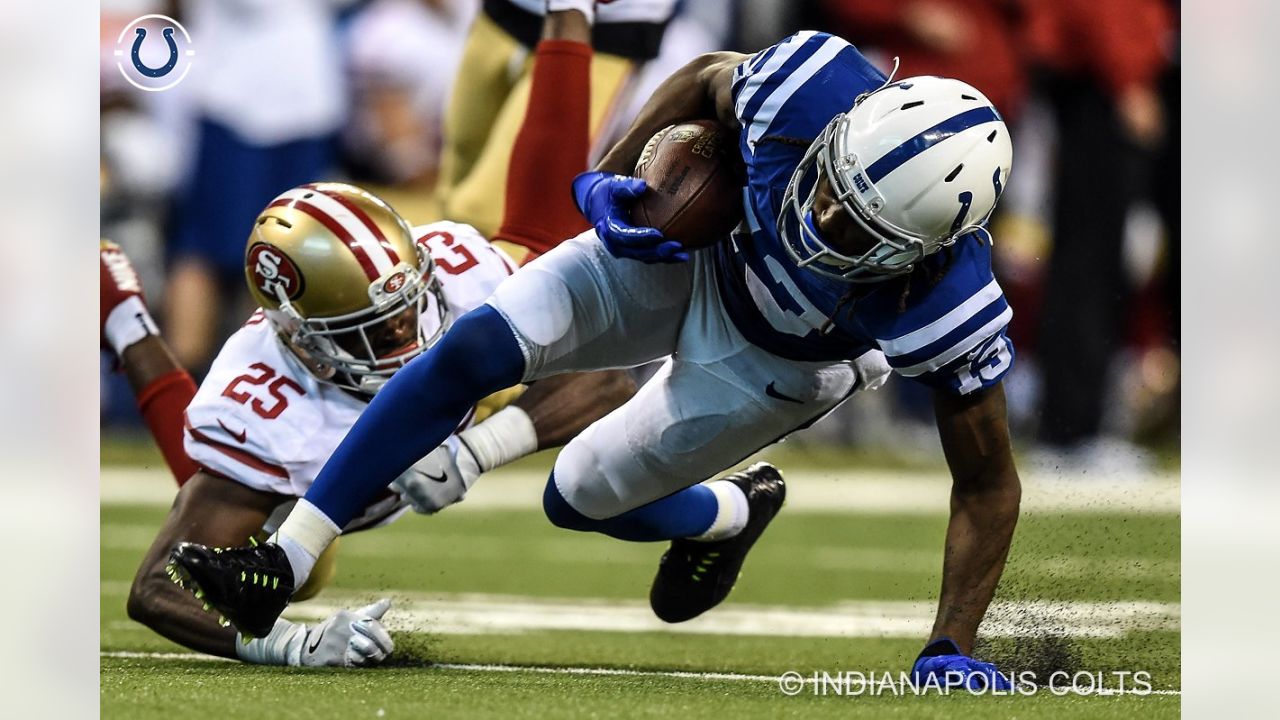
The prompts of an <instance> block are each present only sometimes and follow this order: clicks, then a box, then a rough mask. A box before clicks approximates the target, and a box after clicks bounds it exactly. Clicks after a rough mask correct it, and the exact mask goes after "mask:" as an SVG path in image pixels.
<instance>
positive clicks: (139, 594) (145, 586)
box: [125, 573, 172, 627]
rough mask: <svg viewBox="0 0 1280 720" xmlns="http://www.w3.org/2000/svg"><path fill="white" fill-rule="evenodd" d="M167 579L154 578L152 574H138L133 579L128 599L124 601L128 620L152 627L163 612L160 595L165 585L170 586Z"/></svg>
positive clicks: (161, 577)
mask: <svg viewBox="0 0 1280 720" xmlns="http://www.w3.org/2000/svg"><path fill="white" fill-rule="evenodd" d="M171 584H172V583H171V582H169V580H168V579H167V578H164V577H163V576H159V577H158V576H156V575H155V574H154V573H139V574H138V576H137V577H136V578H134V579H133V585H132V586H131V587H130V588H129V599H128V600H127V601H125V612H127V613H128V614H129V619H130V620H133V621H134V622H140V623H142V624H143V625H146V626H147V627H150V626H151V625H153V624H154V623H155V622H156V620H157V619H158V618H160V616H161V615H163V613H164V611H163V609H162V604H161V602H160V593H162V592H164V591H165V590H166V589H167V588H166V586H167V585H171Z"/></svg>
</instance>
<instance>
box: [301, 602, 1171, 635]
mask: <svg viewBox="0 0 1280 720" xmlns="http://www.w3.org/2000/svg"><path fill="white" fill-rule="evenodd" d="M388 595H389V596H390V597H392V598H393V602H394V604H393V606H392V610H391V612H390V613H389V614H388V616H387V618H388V620H387V621H388V624H389V625H390V627H392V628H393V629H404V630H412V629H429V630H430V631H431V632H433V633H439V634H446V635H478V634H491V633H497V634H510V633H524V632H539V631H566V630H567V631H582V632H622V633H677V634H689V635H737V636H744V635H745V636H759V637H831V638H865V637H875V638H918V637H925V636H927V635H928V634H929V629H930V627H932V624H933V618H934V613H935V611H936V607H935V606H934V605H933V604H932V603H929V602H897V601H870V602H868V601H856V602H843V603H839V604H836V605H831V606H826V607H808V608H798V607H791V606H768V605H755V606H753V605H739V604H732V605H728V606H725V607H721V608H718V609H717V610H716V611H715V612H713V613H707V614H706V615H703V616H702V617H699V618H696V619H694V620H690V621H688V622H684V623H680V624H678V625H670V624H667V623H664V622H662V621H661V620H658V619H657V618H656V617H654V615H653V611H652V610H650V608H649V605H648V603H640V602H630V601H591V600H588V601H583V600H577V599H551V598H531V597H504V596H493V595H461V596H438V595H437V596H431V595H423V594H402V593H397V592H393V593H388ZM365 602H368V600H367V595H363V594H362V595H359V596H355V595H348V596H341V595H338V594H336V593H334V594H330V593H326V594H325V595H322V596H321V597H320V598H317V599H316V600H313V601H310V602H307V603H303V604H299V605H297V606H294V607H292V608H290V615H291V616H293V617H297V618H299V619H303V620H322V619H324V618H326V617H328V616H329V615H331V614H332V613H334V612H337V611H338V610H341V609H343V608H345V607H355V606H358V605H360V604H364V603H365ZM1180 625H1181V606H1180V605H1178V604H1177V603H1157V602H1136V601H1127V602H1109V603H1108V602H996V603H994V604H993V605H992V607H991V610H990V612H989V613H988V619H987V621H986V622H985V623H984V625H983V628H982V632H983V634H984V635H986V636H989V637H1025V636H1028V635H1048V634H1052V635H1063V636H1067V637H1090V638H1119V637H1124V636H1125V635H1126V634H1127V633H1129V632H1133V631H1147V630H1170V631H1176V630H1178V629H1179V627H1180Z"/></svg>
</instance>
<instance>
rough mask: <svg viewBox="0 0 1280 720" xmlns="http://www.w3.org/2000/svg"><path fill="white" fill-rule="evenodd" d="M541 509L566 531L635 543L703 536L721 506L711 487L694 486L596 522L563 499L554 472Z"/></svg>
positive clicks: (543, 496)
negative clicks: (605, 536)
mask: <svg viewBox="0 0 1280 720" xmlns="http://www.w3.org/2000/svg"><path fill="white" fill-rule="evenodd" d="M542 509H543V511H544V512H546V514H547V518H548V519H549V520H551V522H552V524H554V525H556V526H558V527H562V528H565V529H567V530H583V531H587V532H598V533H604V534H605V535H608V536H609V537H615V538H618V539H619V540H630V541H632V542H653V541H656V540H674V539H676V538H684V537H693V536H695V535H701V534H702V533H704V532H706V531H707V530H709V529H710V528H711V523H713V522H715V520H716V512H717V511H718V509H719V504H718V503H717V501H716V494H715V493H714V492H712V491H711V489H710V488H708V487H707V486H705V485H694V486H692V487H687V488H685V489H683V490H680V491H678V492H674V493H672V494H670V495H668V496H666V497H664V498H662V499H660V500H654V501H653V502H651V503H649V504H648V505H641V506H640V507H638V508H636V509H634V510H628V511H627V512H624V513H622V514H621V515H615V516H613V517H611V518H605V519H603V520H593V519H591V518H589V517H587V516H586V515H583V514H582V513H580V512H578V511H577V510H574V509H573V506H571V505H570V504H569V503H568V501H566V500H565V499H564V496H563V495H561V494H560V489H559V488H557V487H556V476H555V474H554V473H553V474H552V475H551V478H550V479H549V480H547V488H546V490H545V491H543V493H542Z"/></svg>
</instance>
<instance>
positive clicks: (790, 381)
mask: <svg viewBox="0 0 1280 720" xmlns="http://www.w3.org/2000/svg"><path fill="white" fill-rule="evenodd" d="M691 118H715V119H718V120H719V121H720V122H722V123H723V124H725V125H728V126H730V127H733V128H735V129H737V130H739V132H740V149H741V152H742V157H743V160H744V161H745V164H746V168H747V182H746V187H745V188H744V191H743V205H744V210H745V218H746V219H745V221H744V222H743V223H742V225H741V226H740V227H739V228H738V229H737V230H736V231H735V232H734V233H733V234H732V236H731V237H729V238H725V239H724V240H723V241H721V242H719V243H718V244H717V245H716V246H715V247H714V248H710V249H706V250H700V251H696V252H689V251H686V250H685V248H683V247H681V246H680V244H679V243H678V242H676V241H674V240H668V239H665V238H663V237H662V235H661V233H660V232H658V231H657V230H655V229H653V228H644V227H633V226H631V225H630V224H629V223H628V222H627V216H628V215H627V205H628V203H629V202H630V201H631V200H632V199H633V198H635V197H636V196H638V195H639V194H641V193H642V192H644V189H645V186H644V183H643V182H642V181H641V180H638V179H635V178H632V177H629V174H630V173H631V172H632V168H634V166H635V162H636V160H637V158H638V157H639V155H640V153H641V150H642V148H643V146H644V144H645V142H646V141H647V140H648V138H649V137H650V136H652V135H653V134H654V133H655V132H656V131H658V130H659V129H661V128H663V127H665V126H667V125H670V124H672V123H675V122H679V121H682V120H688V119H691ZM1011 162H1012V150H1011V144H1010V140H1009V133H1008V129H1007V128H1006V127H1005V124H1004V122H1003V121H1002V120H1001V118H1000V115H999V113H998V112H997V111H996V109H995V108H994V107H992V105H991V103H990V102H989V101H988V100H987V99H986V98H985V97H984V96H983V95H982V94H981V93H980V92H978V91H977V90H975V89H974V88H972V87H970V86H969V85H967V84H965V83H963V82H959V81H956V80H949V79H944V78H936V77H914V78H907V79H905V80H901V81H898V82H890V81H889V78H886V77H885V75H884V74H883V73H881V72H880V71H879V70H877V69H876V68H875V67H874V66H872V65H871V64H870V63H869V62H868V61H867V60H866V59H865V58H864V57H863V56H862V55H861V54H860V53H859V52H858V51H857V49H855V48H854V47H853V46H852V45H850V44H849V43H847V42H845V41H844V40H842V39H840V38H837V37H833V36H830V35H827V34H823V33H814V32H803V33H799V34H797V35H794V36H792V37H790V38H788V39H786V40H784V41H783V42H781V43H779V44H777V45H775V46H773V47H770V48H768V49H766V50H764V51H761V52H759V53H756V54H755V55H750V56H747V55H739V54H736V53H715V54H710V55H706V56H702V57H700V58H698V59H695V60H694V61H693V62H691V63H690V64H689V65H687V66H686V67H685V68H683V69H681V70H680V71H678V72H677V73H676V74H674V75H673V76H672V77H671V78H669V79H668V80H667V81H666V82H665V84H664V85H663V86H662V87H661V88H660V89H659V90H658V92H657V93H656V94H655V95H654V96H653V97H652V98H651V100H650V101H649V103H648V104H647V106H646V107H645V109H644V110H643V111H642V112H641V114H640V116H639V117H638V118H637V120H636V122H635V123H634V125H633V126H632V127H631V128H630V130H629V131H628V132H627V134H626V135H625V136H624V137H623V139H622V140H621V141H620V142H619V143H618V144H617V145H616V146H615V147H614V148H613V149H612V151H611V152H610V153H608V155H606V156H605V157H604V158H603V160H602V161H601V162H600V164H599V166H598V167H597V169H596V170H595V171H592V172H587V173H584V174H582V175H580V176H579V177H578V178H577V179H576V180H575V181H574V185H573V191H574V195H575V198H576V199H577V202H578V207H579V208H580V209H581V210H582V212H583V214H584V215H585V216H586V217H587V218H588V219H589V220H590V221H591V222H592V224H593V225H594V230H592V231H588V232H586V233H583V234H582V235H580V236H578V237H576V238H573V239H570V240H567V241H566V242H564V243H563V244H561V245H560V246H559V247H557V248H556V249H555V250H552V251H551V252H549V253H547V254H546V255H544V256H542V257H541V258H539V259H538V260H536V261H535V262H533V263H531V264H529V265H526V266H525V267H524V268H523V269H522V270H520V271H519V272H517V273H516V274H515V275H514V276H512V277H511V278H509V279H508V280H507V281H506V282H505V283H503V284H502V285H501V286H500V287H499V288H498V290H497V292H496V293H495V295H494V296H493V297H492V298H490V300H489V301H488V303H487V304H486V305H484V306H482V307H480V308H479V309H477V310H475V311H473V312H471V313H469V314H467V315H466V316H464V317H463V318H461V319H460V320H459V321H458V322H457V323H456V324H455V325H454V326H453V327H452V329H451V330H450V331H449V332H448V333H447V334H446V335H445V337H444V338H443V339H442V340H441V341H440V342H439V343H438V344H436V345H435V346H434V347H432V349H431V350H430V351H429V352H427V353H425V354H424V355H422V356H420V357H419V358H417V359H415V360H414V361H413V362H411V363H410V364H409V365H408V366H406V367H405V368H403V369H402V370H401V371H400V372H399V373H397V374H396V375H395V377H393V378H392V379H391V380H390V381H389V382H388V383H387V385H386V387H385V388H384V390H383V392H382V393H380V394H379V395H378V396H377V398H376V399H375V400H374V401H373V403H372V404H371V405H370V406H369V409H368V410H367V411H366V412H365V413H364V414H363V415H362V416H361V417H360V420H359V421H358V422H357V423H356V425H355V426H354V428H353V429H352V430H351V433H350V434H349V435H348V436H347V438H346V439H345V440H344V441H343V443H342V445H341V446H340V447H339V448H338V449H337V450H336V451H335V452H334V454H333V456H332V457H331V459H330V460H329V462H328V464H327V465H326V466H325V468H324V470H323V471H322V472H321V474H320V476H319V477H318V478H317V479H316V481H315V484H314V485H312V487H311V489H310V490H309V491H308V492H307V494H306V497H305V499H304V500H302V501H300V502H299V503H298V505H297V507H296V508H295V510H294V511H293V513H292V514H291V515H290V516H289V518H288V519H287V520H286V521H285V523H284V525H283V526H282V527H281V528H280V530H279V532H278V533H277V534H276V535H275V536H273V537H272V541H271V542H268V543H265V544H263V545H260V546H257V547H254V548H237V549H227V550H223V551H221V552H214V551H212V550H211V549H209V548H205V547H203V546H196V545H183V546H179V547H178V548H176V549H175V551H174V552H173V554H172V560H173V563H174V568H175V570H176V571H177V572H178V573H180V574H181V575H183V576H185V577H186V578H187V579H188V580H189V581H190V583H191V584H194V586H197V587H199V588H200V589H201V590H202V592H203V593H204V596H205V598H206V600H207V601H208V602H210V603H212V604H213V605H214V606H215V607H217V608H218V610H219V611H221V612H222V613H224V614H225V615H226V616H227V617H228V618H229V619H230V620H231V621H232V622H233V623H235V624H236V625H237V627H239V628H240V629H241V631H242V632H244V633H245V634H258V633H261V632H264V631H265V630H267V629H270V627H271V626H272V623H273V622H274V620H275V619H276V617H277V616H278V615H279V614H280V612H281V611H282V610H283V609H284V607H285V606H286V604H287V603H288V600H289V596H290V594H291V592H292V588H293V587H295V586H296V585H297V584H298V583H300V582H302V581H303V580H304V579H305V578H306V576H307V574H308V572H309V571H310V568H311V567H312V565H313V564H314V562H315V558H316V557H317V556H319V554H320V553H321V552H322V551H323V550H324V548H325V547H326V546H327V545H328V543H329V542H331V540H332V539H333V538H334V537H336V536H337V534H338V530H339V528H341V527H343V525H345V524H346V523H347V521H349V520H350V519H351V516H352V514H353V513H354V512H356V511H357V510H358V509H359V508H361V507H363V506H364V504H365V503H366V501H367V500H368V498H369V497H370V496H371V495H372V494H374V493H375V492H377V491H379V490H381V489H382V488H384V487H386V485H387V484H388V483H389V482H390V481H391V480H393V479H394V478H395V477H396V476H397V475H398V474H399V473H400V472H401V471H402V470H404V469H405V468H407V467H409V465H411V464H412V463H413V462H414V461H415V460H416V459H417V458H419V457H421V456H422V455H424V454H425V453H427V452H429V451H430V450H432V449H433V448H435V447H436V446H437V445H438V444H439V443H440V442H441V441H442V440H443V439H444V438H445V437H446V436H447V435H448V433H449V431H450V430H451V429H452V428H453V427H455V426H456V425H457V422H458V420H459V419H460V418H461V417H462V415H463V414H464V413H465V412H466V409H467V408H469V407H471V405H472V404H474V402H475V401H476V400H477V399H479V398H481V397H483V396H485V395H487V394H489V393H491V392H494V391H495V390H498V389H500V388H504V387H508V386H510V385H513V384H516V383H519V382H532V381H536V380H538V379H540V378H545V377H548V376H551V375H556V374H560V373H565V372H572V371H580V370H590V369H599V368H614V367H629V366H635V365H638V364H641V363H645V362H649V361H652V360H656V359H660V358H664V357H665V358H666V360H665V361H664V362H663V364H662V367H661V369H660V370H659V371H658V373H657V374H656V375H655V376H654V377H653V379H651V380H650V381H649V382H648V383H647V384H646V385H645V386H644V387H642V388H641V389H640V391H639V392H638V393H637V394H636V395H635V396H634V397H633V398H632V399H631V400H630V401H629V402H627V403H626V404H625V405H623V406H622V407H620V408H618V409H617V410H616V411H614V412H613V413H611V414H609V415H608V416H606V417H604V418H602V419H601V420H599V421H598V422H596V423H595V424H593V425H592V426H590V427H589V428H588V429H587V430H585V431H584V432H582V433H581V434H580V435H579V436H578V437H576V438H575V439H574V440H573V441H572V442H570V443H569V445H568V446H566V447H565V449H564V450H563V451H562V452H561V453H560V455H559V457H558V458H557V460H556V463H555V467H554V470H553V472H552V474H551V477H550V479H549V480H548V482H547V485H546V490H545V494H544V509H545V511H546V514H547V516H548V517H549V518H550V519H551V521H552V522H553V523H555V524H556V525H558V526H560V527H564V528H570V529H574V530H583V531H594V532H601V533H605V534H607V535H610V536H613V537H616V538H620V539H623V540H631V541H655V540H669V541H671V545H670V548H669V549H668V551H667V552H666V553H665V554H664V555H663V556H662V559H661V561H660V563H659V568H658V572H657V576H656V577H655V579H654V583H653V587H652V589H651V593H650V602H651V605H652V607H653V609H654V611H655V613H657V615H658V616H659V617H661V618H662V619H664V620H667V621H669V622H680V621H683V620H687V619H689V618H693V617H696V616H697V615H699V614H701V613H703V612H705V611H706V610H708V609H710V608H711V607H714V606H715V605H716V604H718V603H719V602H720V601H722V600H723V599H724V598H725V596H726V595H727V594H728V593H729V591H730V589H732V587H733V584H734V582H735V581H736V579H737V577H738V572H739V569H740V568H741V566H742V563H743V560H744V559H745V556H746V554H747V552H748V550H749V549H750V548H751V546H752V544H753V543H754V542H755V541H756V539H757V538H758V537H759V536H760V534H761V533H762V532H763V530H764V529H765V527H766V526H767V525H768V524H769V522H770V521H771V520H772V518H773V517H774V515H775V514H776V513H777V511H778V509H779V507H780V506H781V504H782V501H783V498H784V495H785V490H786V488H785V484H784V483H783V480H782V478H781V476H780V475H779V473H778V472H777V470H776V469H774V468H772V467H771V466H769V465H767V464H758V465H755V466H753V467H751V468H749V469H748V470H746V471H745V472H742V473H738V474H734V475H730V476H728V477H726V478H722V479H719V480H712V481H707V479H708V478H712V477H714V476H716V475H717V474H719V473H721V472H723V471H724V470H725V469H726V468H729V467H731V466H732V465H734V464H736V463H738V462H739V461H741V460H742V459H744V458H745V457H747V456H748V455H750V454H751V453H753V452H755V451H756V450H758V449H759V448H762V447H764V446H766V445H769V444H771V443H773V442H774V441H776V440H778V439H779V438H782V437H784V436H785V435H787V434H788V433H790V432H792V431H794V430H796V429H799V428H802V427H805V426H807V425H809V424H811V423H812V422H814V421H815V420H816V419H818V418H819V417H821V416H823V415H825V414H826V413H828V412H830V411H831V410H832V409H833V408H835V407H836V406H837V405H839V404H840V403H841V402H843V401H844V400H846V399H848V398H849V397H850V396H852V395H853V394H855V393H857V392H859V391H862V390H866V389H871V388H874V387H877V386H879V385H880V384H881V383H883V382H884V380H885V379H886V377H887V375H888V374H889V373H891V372H895V371H896V372H897V373H898V374H900V375H903V376H905V377H909V378H911V379H913V380H915V381H917V382H922V383H925V384H927V385H928V386H930V387H932V388H933V389H934V392H935V398H936V399H935V406H936V415H937V425H938V431H939V434H940V436H941V440H942V446H943V450H944V453H945V455H946V460H947V462H948V464H949V466H950V468H951V472H952V476H953V487H952V495H951V519H950V524H949V526H948V529H947V537H946V548H945V553H944V557H943V581H942V589H941V597H940V601H939V608H938V614H937V619H936V621H935V623H934V627H933V631H932V633H931V635H930V637H929V638H928V641H927V643H926V647H925V649H924V650H923V651H922V653H921V654H920V657H918V658H917V660H916V663H915V666H914V674H915V677H916V679H917V681H918V682H922V683H924V682H928V683H937V684H944V685H965V686H970V687H974V686H978V685H983V684H986V683H994V684H995V686H997V687H1006V686H1007V682H1006V681H1005V680H1004V679H1003V678H1001V677H999V676H998V675H997V674H996V672H995V667H994V666H993V665H991V664H990V663H985V662H981V661H978V660H976V659H973V658H972V657H970V655H971V653H972V648H973V642H974V636H975V634H976V632H977V629H978V625H979V623H980V622H981V621H982V618H983V616H984V614H985V613H986V610H987V607H988V605H989V604H990V602H991V598H992V596H993V594H994V592H995V588H996V584H997V582H998V581H999V578H1000V575H1001V572H1002V570H1003V568H1004V564H1005V558H1006V555H1007V553H1008V550H1009V544H1010V541H1011V539H1012V536H1013V530H1014V525H1015V523H1016V521H1017V516H1018V503H1019V497H1020V492H1021V491H1020V485H1019V481H1018V476H1017V472H1016V470H1015V468H1014V464H1013V457H1012V453H1011V450H1010V445H1009V433H1008V427H1007V423H1006V419H1005V401H1004V392H1003V390H1002V389H1001V385H1000V381H1001V378H1003V376H1004V375H1005V374H1006V373H1007V372H1008V370H1009V367H1010V365H1011V363H1012V360H1013V348H1012V346H1011V345H1010V343H1009V341H1008V339H1007V337H1006V336H1005V328H1006V326H1007V325H1008V322H1009V319H1010V316H1011V311H1010V309H1009V305H1008V303H1007V302H1006V301H1005V299H1004V296H1003V293H1002V292H1001V290H1000V286H999V285H998V284H997V283H996V281H995V279H994V277H993V276H992V272H991V247H990V246H991V239H990V236H989V235H988V234H987V233H986V231H985V230H984V229H983V225H984V223H985V222H986V220H987V219H988V217H989V216H990V214H991V211H992V209H993V208H994V207H995V204H996V201H997V200H998V198H999V196H1000V193H1001V190H1002V188H1003V186H1004V185H1005V184H1006V182H1007V181H1008V175H1009V170H1010V165H1011ZM259 577H261V578H262V581H260V582H253V579H255V578H259ZM246 578H248V579H247V580H246Z"/></svg>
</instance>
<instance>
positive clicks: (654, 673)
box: [98, 650, 1182, 695]
mask: <svg viewBox="0 0 1280 720" xmlns="http://www.w3.org/2000/svg"><path fill="white" fill-rule="evenodd" d="M98 655H99V657H104V658H119V659H124V660H172V661H184V662H185V661H191V660H209V661H214V662H234V661H232V660H228V659H227V658H220V657H214V656H212V655H203V654H201V653H173V652H170V653H164V652H133V651H127V650H111V651H103V652H100V653H98ZM431 667H432V668H434V669H440V670H461V671H464V672H488V673H539V674H545V675H587V676H591V675H595V676H601V675H603V676H611V677H665V678H679V679H684V680H726V681H738V682H768V683H778V682H779V680H780V679H781V678H780V677H779V676H777V675H747V674H741V673H719V672H690V671H687V670H624V669H619V668H602V667H546V666H540V665H487V664H470V663H435V664H433V665H431ZM1099 694H1100V695H1120V694H1126V695H1181V694H1182V691H1181V690H1151V691H1149V692H1137V691H1125V692H1123V693H1122V692H1120V691H1116V690H1108V691H1105V692H1102V693H1099Z"/></svg>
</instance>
